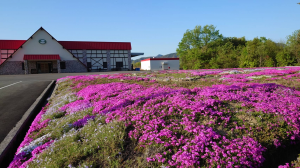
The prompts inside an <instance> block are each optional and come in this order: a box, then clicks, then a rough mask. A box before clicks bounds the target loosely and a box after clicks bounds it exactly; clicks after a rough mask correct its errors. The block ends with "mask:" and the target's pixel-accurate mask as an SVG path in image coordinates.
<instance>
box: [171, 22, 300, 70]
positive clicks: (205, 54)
mask: <svg viewBox="0 0 300 168" xmlns="http://www.w3.org/2000/svg"><path fill="white" fill-rule="evenodd" d="M176 51H177V54H178V55H179V57H180V67H181V68H182V69H209V68H252V67H276V66H278V67H281V66H296V65H298V66H299V65H300V29H299V30H296V31H294V32H293V33H292V34H291V35H289V36H287V39H286V43H276V42H274V41H272V40H271V39H267V38H266V37H255V38H254V39H252V40H246V39H245V37H241V38H237V37H224V36H223V35H222V34H220V33H219V30H216V27H215V26H213V25H205V26H203V27H202V26H196V27H195V28H194V29H193V30H187V31H186V32H185V33H184V35H183V38H182V39H181V42H180V43H179V45H178V48H177V49H176Z"/></svg>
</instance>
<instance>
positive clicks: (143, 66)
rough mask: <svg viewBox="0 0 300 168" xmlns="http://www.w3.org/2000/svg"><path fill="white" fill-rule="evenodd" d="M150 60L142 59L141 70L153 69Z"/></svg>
mask: <svg viewBox="0 0 300 168" xmlns="http://www.w3.org/2000/svg"><path fill="white" fill-rule="evenodd" d="M150 68H151V67H150V60H149V61H141V70H151V69H150Z"/></svg>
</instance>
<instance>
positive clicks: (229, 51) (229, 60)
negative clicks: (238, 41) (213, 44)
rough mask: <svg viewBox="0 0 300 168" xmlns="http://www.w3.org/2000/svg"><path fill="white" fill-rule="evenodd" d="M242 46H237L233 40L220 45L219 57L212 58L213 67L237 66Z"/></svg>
mask: <svg viewBox="0 0 300 168" xmlns="http://www.w3.org/2000/svg"><path fill="white" fill-rule="evenodd" d="M241 48H242V46H240V45H239V46H238V47H235V46H234V44H233V43H232V42H227V43H226V44H224V45H222V46H219V47H218V49H217V57H216V58H213V59H211V60H210V65H211V68H237V67H238V66H239V65H238V63H239V62H238V55H239V53H240V50H241Z"/></svg>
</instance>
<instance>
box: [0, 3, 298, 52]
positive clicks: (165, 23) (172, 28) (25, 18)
mask: <svg viewBox="0 0 300 168" xmlns="http://www.w3.org/2000/svg"><path fill="white" fill-rule="evenodd" d="M298 2H300V0H248V1H246V0H211V1H208V0H118V1H116V0H94V1H91V0H80V1H77V0H18V1H16V0H0V39H20V40H25V39H28V38H29V37H30V36H31V35H32V34H33V33H34V32H35V31H36V30H37V29H38V28H39V27H40V26H43V27H44V28H45V29H46V30H47V31H48V32H49V33H50V34H51V35H53V36H54V37H55V38H56V39H57V40H66V41H112V42H114V41H115V42H131V45H132V52H144V53H145V55H144V56H156V55H157V54H163V55H164V54H169V53H173V52H175V51H176V48H177V46H178V43H179V42H180V40H181V38H182V37H183V34H184V32H185V31H186V30H187V29H193V28H194V27H195V26H196V25H201V26H204V25H207V24H208V25H209V24H213V25H214V26H216V27H217V29H218V30H220V33H221V34H223V35H224V36H226V37H242V36H245V37H246V39H248V40H250V39H253V38H254V37H260V36H265V37H267V38H270V39H272V40H274V41H275V42H279V41H280V40H285V39H286V36H287V35H290V34H291V33H292V32H294V31H295V30H298V29H300V5H298V4H297V3H298Z"/></svg>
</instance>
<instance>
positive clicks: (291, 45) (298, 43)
mask: <svg viewBox="0 0 300 168" xmlns="http://www.w3.org/2000/svg"><path fill="white" fill-rule="evenodd" d="M286 47H287V49H288V50H289V51H290V52H292V53H293V55H294V56H295V58H296V59H297V62H298V65H300V29H299V30H296V31H294V32H293V33H292V35H289V36H287V41H286Z"/></svg>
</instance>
